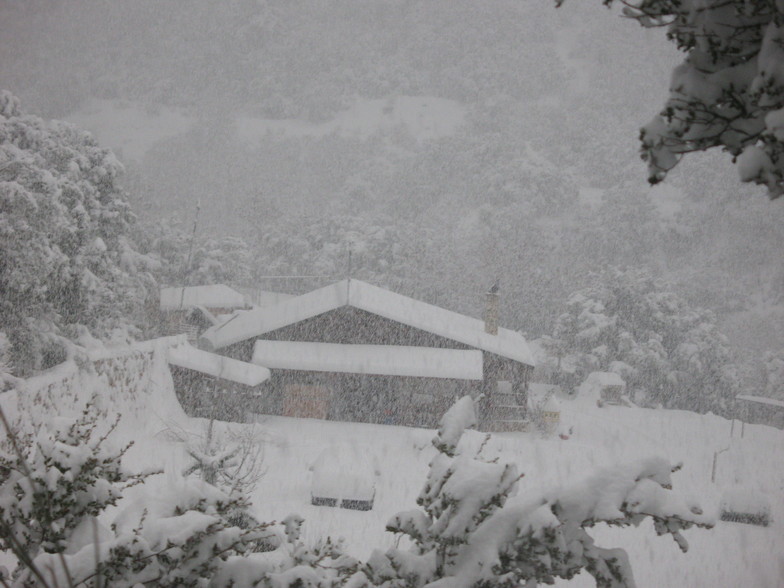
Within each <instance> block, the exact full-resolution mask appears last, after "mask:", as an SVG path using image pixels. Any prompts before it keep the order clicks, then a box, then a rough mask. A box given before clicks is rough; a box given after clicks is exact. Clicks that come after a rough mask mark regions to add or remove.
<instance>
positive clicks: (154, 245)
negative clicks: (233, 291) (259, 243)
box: [136, 220, 253, 286]
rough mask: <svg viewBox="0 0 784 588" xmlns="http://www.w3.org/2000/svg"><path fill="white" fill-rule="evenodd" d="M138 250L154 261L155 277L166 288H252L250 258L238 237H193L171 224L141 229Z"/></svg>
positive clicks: (171, 222)
mask: <svg viewBox="0 0 784 588" xmlns="http://www.w3.org/2000/svg"><path fill="white" fill-rule="evenodd" d="M136 240H137V242H138V243H139V248H140V250H141V251H143V252H144V253H146V254H148V255H149V256H150V257H151V258H153V259H154V260H155V261H156V267H155V272H154V273H155V276H156V278H157V279H158V281H159V282H160V283H161V284H164V285H167V286H181V285H184V284H187V285H207V284H233V285H246V284H251V283H252V279H253V270H252V267H253V263H252V262H253V255H252V254H251V251H250V249H249V247H248V245H247V243H246V242H245V241H244V240H243V239H240V238H239V237H219V238H211V237H209V238H204V237H201V236H199V235H198V233H197V234H196V235H195V236H194V235H193V234H192V232H190V231H186V230H183V228H182V227H181V226H180V225H179V224H178V223H176V222H174V221H172V220H164V221H160V222H157V223H153V224H147V225H145V226H141V227H140V228H139V230H138V231H137V236H136Z"/></svg>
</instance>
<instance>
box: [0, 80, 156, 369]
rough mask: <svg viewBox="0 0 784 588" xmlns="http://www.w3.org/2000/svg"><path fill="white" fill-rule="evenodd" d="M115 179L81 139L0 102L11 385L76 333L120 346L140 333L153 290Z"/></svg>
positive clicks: (104, 158)
mask: <svg viewBox="0 0 784 588" xmlns="http://www.w3.org/2000/svg"><path fill="white" fill-rule="evenodd" d="M121 171H122V166H121V164H120V163H119V162H118V161H117V159H116V158H115V157H114V156H113V155H112V153H111V152H110V151H107V150H105V149H101V148H100V147H99V146H98V145H97V144H96V142H95V140H94V139H93V138H92V136H91V135H89V134H88V133H84V132H81V131H79V130H77V129H76V128H75V127H73V126H72V125H69V124H66V123H62V122H57V121H52V122H46V121H44V120H42V119H40V118H38V117H36V116H32V115H25V114H23V113H22V111H21V109H20V107H19V101H18V100H17V99H16V98H15V97H14V96H12V95H11V94H9V93H8V92H5V91H3V92H0V331H4V332H5V333H6V335H7V336H8V338H9V340H10V342H11V353H12V359H13V361H14V365H15V368H16V370H17V371H18V372H19V374H20V375H21V374H25V373H29V372H30V371H32V370H35V369H40V368H43V367H48V366H51V365H53V364H55V363H57V362H58V361H61V360H62V359H63V358H64V356H65V355H66V348H67V347H68V339H71V340H74V339H78V338H80V337H84V335H85V329H88V330H89V331H90V332H91V333H92V334H93V335H95V336H99V337H101V338H108V337H115V338H117V337H122V338H125V339H127V337H128V336H129V333H133V332H134V330H135V329H137V328H138V327H141V326H144V324H145V320H146V316H145V314H144V311H145V307H144V302H145V300H146V298H147V297H148V295H149V294H150V293H151V290H152V289H153V287H154V281H153V279H152V278H151V276H150V275H149V273H148V272H147V270H148V269H149V261H150V260H149V259H147V258H145V257H144V256H141V255H139V254H138V253H137V251H136V250H135V248H134V245H133V243H132V242H131V240H130V238H129V232H130V227H131V225H132V223H133V222H134V217H133V215H132V214H131V212H130V209H129V207H128V204H127V202H126V201H125V198H124V196H123V194H122V193H121V192H120V190H119V188H118V187H117V178H118V176H119V174H120V173H121Z"/></svg>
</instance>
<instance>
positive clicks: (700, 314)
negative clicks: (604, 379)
mask: <svg viewBox="0 0 784 588" xmlns="http://www.w3.org/2000/svg"><path fill="white" fill-rule="evenodd" d="M550 348H551V353H553V354H554V355H555V356H556V357H558V358H560V366H561V369H562V372H563V373H562V375H563V377H564V378H565V379H566V381H565V382H564V383H565V384H566V385H567V386H575V385H577V384H579V382H580V381H581V380H582V379H583V378H585V376H587V375H588V373H590V372H591V371H597V370H602V371H617V372H618V373H619V374H620V375H621V376H622V377H623V378H624V379H625V380H626V383H627V385H628V387H629V390H630V392H631V393H632V394H633V395H634V398H635V400H637V401H639V402H642V403H645V404H663V405H665V406H668V407H677V408H685V409H689V410H696V411H700V412H705V411H708V410H713V411H716V412H723V411H725V410H726V409H727V408H728V406H729V403H730V401H731V400H732V399H733V398H734V396H735V394H736V393H737V376H736V374H735V366H734V364H733V363H732V360H731V357H730V351H729V346H728V343H727V339H726V337H725V336H724V335H722V334H721V333H720V332H719V331H718V328H717V326H716V319H715V317H714V316H713V313H711V312H709V311H707V310H704V309H701V308H694V307H692V306H691V305H689V304H688V303H687V302H686V300H684V299H683V298H681V297H680V296H678V295H677V294H675V293H674V292H672V291H670V290H669V288H668V286H667V285H666V284H665V283H663V282H661V281H659V280H656V279H654V278H653V277H652V276H651V275H650V274H648V273H647V272H645V271H642V270H626V271H624V270H620V269H617V268H611V269H608V270H607V271H605V272H603V273H601V274H597V276H596V277H595V280H594V285H592V286H590V287H588V288H584V289H581V290H579V291H577V292H575V293H573V294H572V295H571V296H570V298H569V300H568V301H567V304H566V309H565V312H564V313H563V314H561V316H560V317H559V318H558V321H557V323H556V325H555V329H554V333H553V338H552V339H551V340H550Z"/></svg>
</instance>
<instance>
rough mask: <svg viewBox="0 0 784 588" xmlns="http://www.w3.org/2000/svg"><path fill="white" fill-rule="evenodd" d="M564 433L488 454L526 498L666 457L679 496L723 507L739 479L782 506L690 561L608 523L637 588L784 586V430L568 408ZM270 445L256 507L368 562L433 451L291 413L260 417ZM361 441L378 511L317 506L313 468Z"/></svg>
mask: <svg viewBox="0 0 784 588" xmlns="http://www.w3.org/2000/svg"><path fill="white" fill-rule="evenodd" d="M561 407H562V414H563V424H562V428H564V427H566V428H568V427H569V426H571V427H573V431H574V433H573V435H572V437H571V438H570V439H569V440H566V441H564V440H561V439H560V438H558V437H554V438H542V437H540V436H538V435H537V434H532V433H519V434H514V433H506V434H498V435H495V436H494V438H493V439H492V440H491V442H490V443H489V444H488V445H487V447H486V449H485V450H484V455H486V456H487V457H488V458H493V457H496V456H498V457H499V458H500V459H501V460H506V461H513V462H515V463H517V465H518V467H519V468H520V470H521V471H523V472H525V474H526V476H525V478H523V480H522V481H521V485H520V490H521V492H526V491H532V492H536V491H539V490H542V489H547V488H551V487H553V486H558V485H561V484H566V483H573V482H577V481H579V480H580V479H582V478H583V477H584V476H587V475H588V474H589V473H590V472H592V471H593V470H594V469H596V468H597V467H601V466H606V465H611V464H617V463H622V462H628V461H632V460H634V459H636V458H639V457H647V456H663V457H666V458H668V459H670V460H671V461H672V462H673V463H675V462H679V461H682V462H683V463H684V468H683V470H682V471H681V472H679V473H677V474H675V489H676V490H677V491H679V492H681V493H683V494H686V495H695V496H697V497H698V501H699V502H700V504H701V505H702V506H703V507H704V508H706V509H716V508H717V507H718V503H719V500H720V498H721V495H722V488H724V487H726V488H729V487H731V486H735V485H737V484H738V483H740V484H741V486H742V487H744V488H749V489H750V490H754V491H758V492H762V493H764V494H765V495H766V496H767V498H768V500H769V501H770V502H771V503H772V507H773V518H774V523H773V525H772V526H770V527H768V528H762V527H752V526H749V525H741V524H733V523H723V522H720V523H719V524H718V526H717V527H716V528H715V529H713V530H711V531H704V530H690V531H688V532H686V538H687V539H688V541H689V542H690V544H691V549H690V551H689V552H688V553H687V554H685V555H684V554H681V553H680V551H679V550H678V548H677V546H676V545H675V544H674V543H673V542H672V541H671V540H670V539H668V538H659V537H656V535H655V533H654V531H653V529H652V528H651V527H650V526H649V525H645V526H644V527H643V528H641V529H626V530H613V529H607V528H598V529H596V530H595V535H596V536H597V537H599V538H600V540H601V541H603V542H605V544H606V545H607V546H623V547H625V548H627V549H628V551H629V553H630V557H631V560H632V562H633V564H634V569H635V573H636V578H637V582H638V585H639V586H641V587H661V586H689V587H692V586H706V587H707V586H716V585H723V586H741V585H748V586H756V587H771V588H773V587H774V586H780V585H781V583H782V581H784V556H781V555H779V554H782V553H784V533H782V528H783V527H782V523H783V522H784V500H782V493H783V492H784V470H783V469H782V468H781V463H780V457H777V456H780V455H782V452H784V434H782V432H781V431H779V430H777V429H772V428H769V427H762V426H746V427H745V430H744V436H743V438H740V425H739V424H738V423H736V427H735V431H734V435H735V438H734V439H732V440H731V441H730V428H731V423H730V422H729V421H726V420H724V419H721V418H719V417H715V416H712V415H709V416H700V415H696V414H694V413H687V412H679V411H655V410H646V409H627V408H622V407H607V408H603V409H587V410H575V407H574V406H573V405H571V403H569V402H568V401H563V402H562V403H561ZM260 424H261V427H262V429H263V432H264V434H265V436H266V438H267V439H268V442H267V447H266V451H265V466H266V469H267V472H268V473H267V474H266V476H265V477H264V478H263V479H262V480H261V482H260V484H259V486H258V488H257V490H256V493H255V496H254V503H255V507H256V510H257V513H258V514H259V516H260V517H262V518H263V519H277V520H280V519H281V518H282V517H284V516H285V515H287V514H289V513H290V512H297V513H299V514H300V515H302V516H303V517H304V518H305V519H306V527H305V532H306V537H307V538H309V539H315V538H316V537H317V536H319V535H325V534H329V535H332V536H335V537H337V536H342V537H344V538H345V539H346V541H347V545H348V547H349V551H350V553H352V554H354V555H357V556H359V557H367V556H368V555H369V553H370V551H371V550H372V548H374V547H382V548H386V547H389V546H391V545H393V544H394V542H395V537H394V536H392V535H390V534H389V533H386V532H385V531H384V525H385V523H386V521H387V520H388V519H389V517H390V516H392V515H393V514H394V513H395V512H397V511H398V510H403V509H408V508H415V507H416V505H415V500H416V496H417V494H418V493H419V490H420V487H421V484H422V483H423V481H424V477H425V473H426V471H427V462H428V461H429V459H430V458H432V457H433V455H434V454H435V450H434V449H433V448H432V447H431V446H430V439H431V438H432V435H433V433H432V432H431V431H425V430H421V429H408V428H403V427H385V426H376V425H365V424H356V423H351V424H348V423H330V422H323V421H316V420H298V419H288V418H283V417H262V419H261V423H260ZM482 439H483V436H482V435H481V434H479V433H472V434H471V435H469V436H468V437H467V441H468V443H470V444H471V445H473V446H478V445H479V443H481V441H482ZM357 444H359V445H361V446H362V447H363V448H365V450H366V454H367V456H368V457H369V459H371V460H372V461H373V463H375V464H376V467H377V471H378V476H377V482H376V488H377V491H376V502H375V505H374V508H373V510H371V511H369V512H356V511H349V510H344V509H336V508H329V507H317V506H311V505H310V480H311V475H312V474H311V473H310V472H309V468H310V466H311V465H312V464H313V463H314V462H315V461H316V459H317V458H318V456H319V454H320V453H321V452H322V451H323V449H324V448H325V447H329V446H334V447H335V448H336V450H338V451H339V450H340V447H341V446H347V445H353V446H356V445H357ZM728 445H731V446H732V449H731V450H730V451H728V452H724V453H722V454H720V455H719V458H718V459H719V461H718V467H717V483H716V484H712V483H711V467H712V461H713V453H714V451H716V450H720V449H724V448H726V447H727V446H728ZM562 585H568V586H593V585H594V584H593V581H592V579H591V578H590V577H588V576H586V577H584V578H583V577H579V578H577V579H575V580H573V581H572V582H568V583H567V582H564V583H563V584H562Z"/></svg>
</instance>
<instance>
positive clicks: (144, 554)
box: [0, 401, 273, 587]
mask: <svg viewBox="0 0 784 588" xmlns="http://www.w3.org/2000/svg"><path fill="white" fill-rule="evenodd" d="M105 418H106V414H105V413H103V412H101V411H100V410H98V409H97V408H96V403H95V401H93V402H90V403H89V404H88V405H87V407H86V408H85V410H84V412H83V414H82V415H81V416H80V417H79V418H77V419H75V420H69V419H65V418H56V419H54V420H53V421H52V423H51V425H50V426H44V427H41V429H40V431H39V432H38V433H37V434H36V435H32V434H23V433H19V432H18V431H16V430H14V429H11V428H10V427H9V426H8V423H7V422H5V417H4V416H3V419H4V424H6V426H7V433H8V434H7V436H6V439H5V442H4V445H3V453H2V454H0V482H1V483H0V531H1V532H0V549H3V550H8V551H11V552H12V553H13V554H14V555H15V556H16V558H17V560H18V562H19V564H18V566H17V569H16V570H15V572H14V574H13V585H14V586H20V587H21V586H25V587H30V586H44V587H46V586H67V585H80V584H85V585H96V586H99V585H101V586H134V585H136V584H137V583H152V584H154V585H155V586H184V585H187V586H198V585H206V582H207V581H208V580H209V579H210V578H212V577H213V576H214V575H215V574H216V573H217V572H218V570H219V569H220V567H221V565H222V563H223V562H224V561H225V560H226V559H227V558H229V557H230V556H232V555H237V554H240V553H243V552H245V551H255V550H257V548H258V546H259V544H261V543H265V544H268V543H269V540H270V537H271V536H273V533H271V531H270V530H268V527H269V526H270V525H263V524H258V523H257V522H255V521H252V524H246V525H245V528H239V527H238V526H236V525H235V524H234V522H233V518H234V517H236V513H237V512H242V511H244V510H245V509H246V508H247V502H246V501H245V498H244V497H242V496H229V495H228V494H226V493H224V492H222V491H221V490H220V489H218V488H215V487H213V486H210V485H207V484H202V483H197V482H195V481H188V480H185V479H183V478H180V477H179V476H176V477H174V478H173V479H164V480H161V479H157V480H156V482H158V483H157V484H152V482H150V481H149V480H148V478H149V477H150V475H151V474H152V472H148V473H143V474H131V473H129V472H128V471H126V470H125V469H124V468H123V467H122V465H121V460H122V458H123V455H124V454H125V452H126V451H127V450H128V448H129V447H130V445H128V446H125V447H124V448H121V449H119V450H113V449H112V448H111V444H110V443H109V441H108V437H109V435H110V434H111V433H112V431H113V430H114V428H115V426H116V423H117V421H115V422H114V424H112V425H110V426H101V424H100V423H101V422H102V421H105ZM145 481H146V482H145ZM142 482H145V483H146V484H152V486H153V487H152V488H150V489H148V488H146V487H143V488H141V489H139V494H138V495H137V496H136V497H135V498H133V499H128V500H124V501H123V503H121V505H120V506H121V510H120V512H119V514H118V515H117V516H116V517H115V518H114V521H113V523H112V525H111V528H110V529H109V528H106V527H105V526H104V525H103V524H102V523H100V522H99V521H98V517H99V515H102V513H104V511H105V509H106V508H107V507H108V506H112V505H117V504H118V501H120V499H122V498H127V494H124V493H125V491H126V489H128V488H129V487H130V486H134V485H137V484H140V483H142Z"/></svg>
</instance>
